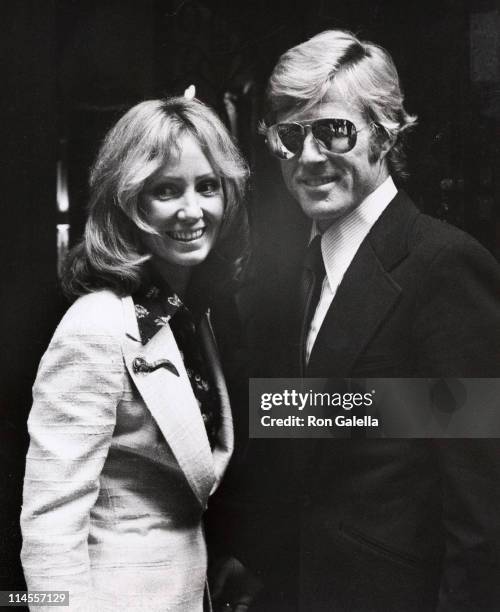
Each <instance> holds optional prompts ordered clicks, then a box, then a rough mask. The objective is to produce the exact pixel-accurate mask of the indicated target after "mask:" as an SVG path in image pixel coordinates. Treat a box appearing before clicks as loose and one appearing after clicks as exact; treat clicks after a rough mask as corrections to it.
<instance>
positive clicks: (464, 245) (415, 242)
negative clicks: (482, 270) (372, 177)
mask: <svg viewBox="0 0 500 612" xmlns="http://www.w3.org/2000/svg"><path fill="white" fill-rule="evenodd" d="M393 205H394V206H398V207H401V209H402V211H403V212H402V214H401V216H400V217H399V222H401V219H402V218H405V217H406V220H407V223H406V224H405V225H406V234H407V235H406V244H407V248H408V250H409V252H410V253H413V254H417V255H419V256H420V257H422V258H425V259H427V258H431V259H432V258H434V257H435V256H437V255H438V254H440V253H442V254H444V253H450V254H453V255H455V256H460V255H461V254H462V255H465V256H471V257H473V258H479V259H484V260H485V261H488V262H489V263H490V264H491V263H493V262H495V263H496V260H495V259H494V257H493V256H492V255H491V253H490V252H489V251H488V250H487V249H486V248H485V247H484V246H482V245H481V244H480V243H479V242H478V241H477V240H476V239H475V238H473V237H472V236H471V235H470V234H468V233H467V232H465V231H463V230H462V229H460V228H458V227H456V226H454V225H452V224H450V223H448V222H446V221H444V220H442V219H437V218H435V217H432V216H430V215H427V214H425V213H422V212H420V210H418V208H417V207H416V206H415V205H414V203H413V202H412V200H411V198H409V196H407V195H406V194H405V193H404V192H401V191H400V192H398V196H396V198H395V200H394V201H393ZM401 226H402V225H401Z"/></svg>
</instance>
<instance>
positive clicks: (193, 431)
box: [122, 297, 233, 508]
mask: <svg viewBox="0 0 500 612" xmlns="http://www.w3.org/2000/svg"><path fill="white" fill-rule="evenodd" d="M122 305H123V312H124V321H125V334H126V339H125V342H124V344H123V353H124V358H125V364H126V366H127V369H128V372H129V374H130V376H131V378H132V380H133V381H134V383H135V385H136V387H137V389H138V391H139V393H140V394H141V396H142V398H143V400H144V402H145V404H146V406H147V407H148V409H149V410H150V411H151V414H152V415H153V417H154V418H155V420H156V422H157V424H158V426H159V428H160V430H161V432H162V434H163V435H164V437H165V439H166V441H167V443H168V445H169V446H170V448H171V450H172V452H173V454H174V456H175V458H176V460H177V462H178V464H179V466H180V468H181V469H182V471H183V472H184V475H185V477H186V479H187V481H188V483H189V485H190V486H191V488H192V490H193V493H194V494H195V496H196V498H197V499H198V501H199V502H200V504H201V506H202V507H203V508H204V507H205V506H206V502H207V499H208V497H209V495H210V493H211V492H212V491H213V490H214V489H215V488H216V486H217V483H218V481H219V480H220V478H221V477H222V474H223V472H224V469H225V467H226V465H227V462H228V460H229V457H230V454H231V452H232V447H233V439H232V421H231V411H230V406H229V401H228V398H227V391H226V389H225V383H224V379H223V377H222V373H221V372H220V366H219V364H218V360H217V363H215V364H214V363H212V361H211V360H212V359H215V358H216V356H217V352H216V349H215V347H214V346H209V349H208V352H207V354H209V355H210V358H209V367H210V368H212V370H213V369H214V368H215V370H216V374H215V375H214V380H215V382H216V387H217V390H218V392H219V397H220V400H221V423H222V425H221V429H220V434H219V444H218V445H216V448H215V449H214V451H213V453H212V451H211V449H210V445H209V442H208V437H207V434H206V431H205V426H204V423H203V419H202V417H201V413H200V409H199V407H198V403H197V401H196V398H195V396H194V393H193V391H192V388H191V384H190V382H189V378H188V375H187V372H186V369H185V367H184V363H183V360H182V356H181V353H180V351H179V349H178V347H177V343H176V341H175V338H174V335H173V333H172V330H171V329H170V326H169V325H165V326H163V327H162V328H160V330H159V331H158V332H157V333H156V334H155V336H153V338H151V340H150V341H149V342H148V343H147V344H146V345H144V346H143V345H142V344H141V341H140V334H139V328H138V324H137V319H136V316H135V309H134V303H133V300H132V298H131V297H125V298H123V299H122ZM202 342H204V343H206V344H207V343H208V344H210V342H212V344H213V338H211V333H210V334H209V333H208V331H205V332H204V335H203V339H202ZM204 350H207V349H206V348H205V349H204ZM137 358H142V359H144V360H145V361H146V362H147V363H153V362H155V361H158V360H165V359H166V360H168V361H169V362H170V363H171V364H172V365H173V366H174V371H175V370H176V371H177V372H178V376H177V375H176V374H175V373H174V371H172V369H171V368H170V369H167V368H163V367H160V368H158V369H156V370H154V371H151V372H140V371H137V369H136V368H134V361H135V360H136V359H137Z"/></svg>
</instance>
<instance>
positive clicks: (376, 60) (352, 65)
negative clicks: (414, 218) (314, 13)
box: [266, 30, 417, 177]
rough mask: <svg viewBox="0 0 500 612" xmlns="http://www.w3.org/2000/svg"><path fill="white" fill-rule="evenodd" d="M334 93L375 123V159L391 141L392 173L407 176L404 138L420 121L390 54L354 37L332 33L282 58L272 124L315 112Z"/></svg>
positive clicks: (272, 88)
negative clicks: (284, 116)
mask: <svg viewBox="0 0 500 612" xmlns="http://www.w3.org/2000/svg"><path fill="white" fill-rule="evenodd" d="M331 89H333V90H334V92H335V94H337V95H338V96H339V97H340V98H341V99H344V100H346V101H348V102H349V103H350V104H353V105H354V106H355V107H356V108H357V109H358V110H359V111H360V112H361V113H362V114H363V115H364V116H365V117H366V119H367V121H368V122H371V123H373V124H375V139H374V140H372V149H373V151H372V152H373V153H374V154H375V153H376V151H377V148H378V145H377V141H378V143H380V140H381V139H387V138H389V139H390V141H391V143H392V148H391V150H390V151H389V153H388V156H387V159H388V165H389V170H390V172H391V173H392V174H393V175H395V176H399V177H403V176H405V175H406V172H405V155H404V151H403V139H404V135H405V133H406V132H407V131H408V130H409V129H411V128H412V127H413V126H414V125H415V123H416V120H417V118H416V116H412V115H409V114H408V113H407V112H406V111H405V109H404V106H403V102H404V96H403V92H402V90H401V85H400V82H399V76H398V73H397V70H396V66H395V65H394V62H393V60H392V58H391V56H390V55H389V53H388V52H387V51H386V50H385V49H383V48H382V47H380V46H378V45H376V44H374V43H371V42H369V41H361V40H359V39H358V38H356V36H354V34H352V33H350V32H346V31H342V30H327V31H325V32H322V33H321V34H317V35H316V36H314V37H313V38H311V39H310V40H308V41H306V42H304V43H302V44H300V45H297V46H296V47H293V48H292V49H290V50H289V51H287V52H286V53H284V54H283V55H282V56H281V57H280V58H279V60H278V63H277V64H276V66H275V68H274V71H273V73H272V75H271V77H270V79H269V84H268V89H267V95H268V101H269V103H270V107H271V113H270V117H269V118H268V119H267V120H266V123H267V124H268V125H269V124H271V123H274V122H275V118H276V115H277V114H278V113H283V112H287V111H290V110H292V109H301V110H302V109H308V108H311V107H312V106H314V105H315V104H317V103H318V102H320V101H321V100H322V99H323V98H324V97H325V96H326V95H327V93H328V92H329V91H331Z"/></svg>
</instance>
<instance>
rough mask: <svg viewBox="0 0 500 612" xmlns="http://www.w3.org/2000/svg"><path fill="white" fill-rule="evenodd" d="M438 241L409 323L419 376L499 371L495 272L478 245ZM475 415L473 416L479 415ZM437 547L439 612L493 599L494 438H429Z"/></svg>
mask: <svg viewBox="0 0 500 612" xmlns="http://www.w3.org/2000/svg"><path fill="white" fill-rule="evenodd" d="M462 240H463V242H461V243H457V242H453V243H452V244H448V245H446V246H445V247H444V248H443V249H442V250H441V251H440V252H439V253H438V255H437V256H436V257H435V258H434V260H433V262H432V265H431V267H430V274H429V275H428V283H427V284H426V286H425V287H423V291H422V295H421V305H420V309H419V314H418V315H417V317H416V323H415V329H416V330H418V337H416V343H417V345H418V346H419V347H420V349H421V350H420V358H421V370H422V372H423V373H424V374H423V375H429V373H430V375H431V376H440V377H441V376H444V377H450V376H457V377H463V378H473V377H480V378H488V377H498V376H499V375H500V368H499V363H500V362H499V356H500V272H499V266H498V264H497V262H496V261H495V260H494V259H493V258H492V257H491V256H490V255H489V253H487V252H486V251H485V250H484V249H483V248H482V247H481V246H480V245H479V244H477V243H476V242H474V241H472V240H470V239H469V238H468V237H467V236H465V235H464V236H463V238H462ZM479 418H480V415H479ZM435 447H436V450H437V455H438V461H439V467H440V473H441V478H442V504H443V517H442V520H443V524H444V528H445V550H444V558H443V571H442V578H441V584H440V590H439V603H438V610H439V612H452V611H453V612H462V611H463V612H465V611H467V610H493V609H496V608H497V607H498V602H499V601H500V581H499V579H498V578H499V576H500V512H499V508H500V439H491V440H488V439H449V440H436V441H435Z"/></svg>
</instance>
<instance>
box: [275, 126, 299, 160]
mask: <svg viewBox="0 0 500 612" xmlns="http://www.w3.org/2000/svg"><path fill="white" fill-rule="evenodd" d="M276 130H277V132H278V136H279V138H280V140H281V143H282V144H283V146H284V147H285V148H286V149H288V150H289V151H290V153H297V152H298V151H300V149H301V148H302V144H303V142H304V130H303V128H302V126H300V125H297V124H295V123H280V124H278V125H277V126H276Z"/></svg>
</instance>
